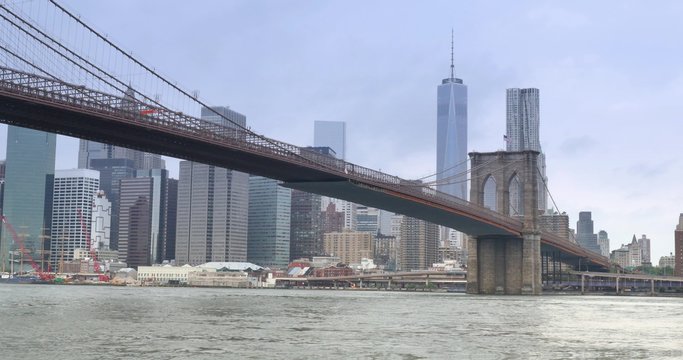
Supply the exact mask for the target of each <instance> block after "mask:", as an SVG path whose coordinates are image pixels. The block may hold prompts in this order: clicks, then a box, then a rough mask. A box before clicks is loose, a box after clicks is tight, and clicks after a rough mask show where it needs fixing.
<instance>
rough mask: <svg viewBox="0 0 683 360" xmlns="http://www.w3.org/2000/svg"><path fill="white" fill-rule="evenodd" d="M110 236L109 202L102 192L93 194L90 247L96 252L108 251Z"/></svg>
mask: <svg viewBox="0 0 683 360" xmlns="http://www.w3.org/2000/svg"><path fill="white" fill-rule="evenodd" d="M110 236H111V202H110V201H109V199H107V195H106V194H105V193H104V191H103V190H99V191H98V192H97V193H96V194H95V198H94V200H93V205H92V221H91V226H90V239H91V242H92V244H91V247H92V248H93V249H96V250H109V249H110V248H109V246H110Z"/></svg>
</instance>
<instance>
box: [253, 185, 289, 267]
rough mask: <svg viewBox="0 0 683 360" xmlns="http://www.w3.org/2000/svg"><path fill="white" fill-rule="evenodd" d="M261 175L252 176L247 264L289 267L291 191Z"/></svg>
mask: <svg viewBox="0 0 683 360" xmlns="http://www.w3.org/2000/svg"><path fill="white" fill-rule="evenodd" d="M279 184H280V182H279V181H277V180H273V179H268V178H264V177H261V176H250V177H249V233H248V241H247V244H248V251H247V261H249V262H251V263H254V264H257V265H260V266H263V267H275V268H286V267H287V264H288V263H289V240H290V231H291V223H290V221H291V204H292V190H291V189H287V188H284V187H282V186H280V185H279Z"/></svg>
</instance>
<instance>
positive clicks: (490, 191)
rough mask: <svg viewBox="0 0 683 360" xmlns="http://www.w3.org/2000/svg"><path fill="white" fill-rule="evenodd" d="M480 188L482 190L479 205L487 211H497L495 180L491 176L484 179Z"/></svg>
mask: <svg viewBox="0 0 683 360" xmlns="http://www.w3.org/2000/svg"><path fill="white" fill-rule="evenodd" d="M482 188H483V189H484V190H483V194H482V200H481V204H483V205H484V207H486V208H488V209H491V210H493V211H498V187H497V186H496V179H495V178H494V177H493V176H492V175H491V174H489V175H488V176H486V178H485V179H484V185H483V186H482Z"/></svg>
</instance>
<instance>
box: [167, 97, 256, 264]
mask: <svg viewBox="0 0 683 360" xmlns="http://www.w3.org/2000/svg"><path fill="white" fill-rule="evenodd" d="M201 111H202V119H203V120H207V121H212V122H215V123H219V124H222V125H225V126H229V127H231V126H238V125H239V126H241V127H245V126H246V121H247V119H246V116H244V115H242V114H240V113H238V112H236V111H233V110H230V109H229V108H228V107H224V106H217V107H212V108H211V109H208V108H203V109H202V110H201ZM215 112H218V113H219V114H221V115H222V116H224V117H226V118H227V119H229V121H228V120H225V119H224V118H223V117H221V116H219V115H216V113H215ZM177 208H178V211H177V219H176V222H177V225H176V234H175V239H176V243H175V258H176V262H177V263H178V264H179V265H183V264H190V265H199V264H203V263H205V262H209V261H246V260H247V228H248V216H249V175H248V174H245V173H242V172H239V171H234V170H229V169H224V168H219V167H216V166H211V165H205V164H200V163H196V162H191V161H181V162H180V178H179V179H178V197H177Z"/></svg>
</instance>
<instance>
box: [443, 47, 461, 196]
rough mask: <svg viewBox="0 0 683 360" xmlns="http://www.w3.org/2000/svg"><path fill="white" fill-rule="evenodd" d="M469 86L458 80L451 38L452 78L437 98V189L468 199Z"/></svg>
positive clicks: (447, 81) (445, 81) (444, 83)
mask: <svg viewBox="0 0 683 360" xmlns="http://www.w3.org/2000/svg"><path fill="white" fill-rule="evenodd" d="M467 159H468V158H467V85H465V84H463V82H462V79H458V78H456V77H455V65H454V64H453V38H452V37H451V76H450V77H449V78H446V79H443V80H442V81H441V85H439V87H438V88H437V97H436V181H437V187H436V188H437V190H439V191H442V192H445V193H447V194H450V195H453V196H456V197H459V198H461V199H465V200H467Z"/></svg>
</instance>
